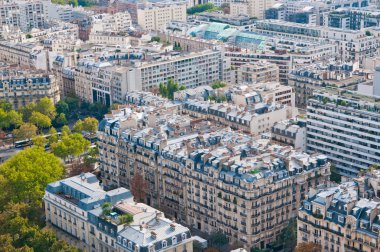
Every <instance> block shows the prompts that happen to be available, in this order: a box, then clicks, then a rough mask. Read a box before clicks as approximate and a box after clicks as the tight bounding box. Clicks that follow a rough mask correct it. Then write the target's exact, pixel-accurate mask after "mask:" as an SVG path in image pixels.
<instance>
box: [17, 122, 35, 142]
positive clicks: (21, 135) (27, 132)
mask: <svg viewBox="0 0 380 252" xmlns="http://www.w3.org/2000/svg"><path fill="white" fill-rule="evenodd" d="M13 135H14V136H15V137H16V139H17V140H24V139H32V138H33V137H35V136H36V135H37V127H36V126H35V125H33V124H31V123H24V124H22V125H21V126H20V128H18V129H15V130H13Z"/></svg>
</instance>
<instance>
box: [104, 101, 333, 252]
mask: <svg viewBox="0 0 380 252" xmlns="http://www.w3.org/2000/svg"><path fill="white" fill-rule="evenodd" d="M144 97H147V99H148V100H150V102H145V98H144ZM131 99H132V97H130V98H128V100H131ZM160 99H162V98H157V99H155V98H154V96H147V95H139V96H138V97H136V98H133V99H132V100H135V102H138V103H139V104H148V103H149V104H154V103H158V104H157V106H152V105H140V106H137V107H136V105H134V104H133V106H128V107H126V108H124V109H122V110H120V111H119V112H118V113H114V114H113V116H107V117H106V118H105V119H104V120H103V121H102V122H100V126H99V132H98V138H99V142H98V144H99V153H100V164H101V165H100V170H101V173H102V181H103V183H104V186H106V187H109V188H113V187H114V186H118V185H123V186H125V187H126V188H128V187H129V186H130V183H131V179H132V178H133V176H134V175H135V174H142V175H143V176H144V178H145V181H146V182H147V186H146V191H147V199H146V203H147V204H149V205H157V206H158V208H159V209H162V210H163V211H164V212H165V213H167V214H169V215H170V216H173V217H175V218H176V219H178V220H181V221H183V222H185V223H186V224H187V225H191V226H192V227H193V228H196V229H198V230H200V231H203V232H206V233H210V232H212V231H214V230H221V231H223V232H224V233H225V234H226V235H227V236H228V237H229V241H230V243H234V242H240V243H242V244H244V247H245V248H251V247H257V248H259V247H260V248H265V247H266V246H267V245H268V244H269V243H271V242H273V241H274V240H275V238H276V235H278V233H279V232H280V231H281V229H282V228H283V227H285V225H286V224H287V222H288V220H289V219H290V218H292V217H295V216H296V211H297V209H298V207H299V206H300V204H301V200H302V199H304V198H305V196H306V195H305V193H306V191H307V189H308V188H309V186H316V185H318V184H324V183H326V179H327V177H328V175H329V164H328V163H327V158H326V157H325V156H323V155H322V156H320V155H316V156H309V155H307V154H303V153H297V152H295V151H294V150H293V149H292V148H291V147H289V146H286V147H285V146H283V147H281V146H279V145H273V144H270V143H269V140H253V138H252V137H251V136H249V135H246V134H242V133H239V132H234V131H232V130H230V129H228V128H223V127H221V128H220V127H219V128H218V125H217V124H209V123H207V122H206V121H203V120H200V119H194V118H192V117H189V116H186V115H182V114H180V111H178V108H180V107H178V105H174V103H166V104H165V103H164V104H162V101H161V100H160ZM173 106H174V107H173ZM149 108H150V109H149ZM153 108H156V109H153ZM166 108H168V109H169V111H167V109H166ZM144 111H152V112H151V113H150V112H149V113H148V114H146V116H144V115H145V112H144ZM175 111H177V112H175ZM174 113H179V114H177V115H179V116H174V115H173V114H174ZM153 114H154V121H156V122H157V124H156V126H155V127H147V126H143V125H147V124H146V123H144V121H145V120H148V121H149V119H146V118H147V117H150V116H152V115H153ZM139 118H140V119H139ZM174 118H176V119H175V120H174ZM141 120H142V121H141ZM136 122H137V123H136ZM133 125H135V126H133ZM136 125H137V127H136ZM138 125H140V126H138ZM166 129H167V130H166Z"/></svg>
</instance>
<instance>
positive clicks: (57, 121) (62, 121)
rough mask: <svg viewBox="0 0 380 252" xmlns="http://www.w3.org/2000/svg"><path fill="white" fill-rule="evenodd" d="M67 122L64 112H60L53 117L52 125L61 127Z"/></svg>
mask: <svg viewBox="0 0 380 252" xmlns="http://www.w3.org/2000/svg"><path fill="white" fill-rule="evenodd" d="M66 124H67V119H66V116H65V114H64V113H60V114H59V115H57V117H56V118H55V119H54V125H55V127H61V126H63V125H66Z"/></svg>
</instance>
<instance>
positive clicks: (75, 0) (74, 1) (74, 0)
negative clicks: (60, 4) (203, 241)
mask: <svg viewBox="0 0 380 252" xmlns="http://www.w3.org/2000/svg"><path fill="white" fill-rule="evenodd" d="M67 3H68V4H69V5H72V6H74V7H77V6H78V0H68V2H67Z"/></svg>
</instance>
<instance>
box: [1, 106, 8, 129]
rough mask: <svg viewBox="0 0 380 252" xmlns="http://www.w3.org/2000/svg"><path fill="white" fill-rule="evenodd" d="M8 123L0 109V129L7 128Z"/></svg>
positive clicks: (6, 115)
mask: <svg viewBox="0 0 380 252" xmlns="http://www.w3.org/2000/svg"><path fill="white" fill-rule="evenodd" d="M9 126H10V123H9V121H8V114H7V112H5V111H4V110H3V109H0V128H2V129H6V128H9Z"/></svg>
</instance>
